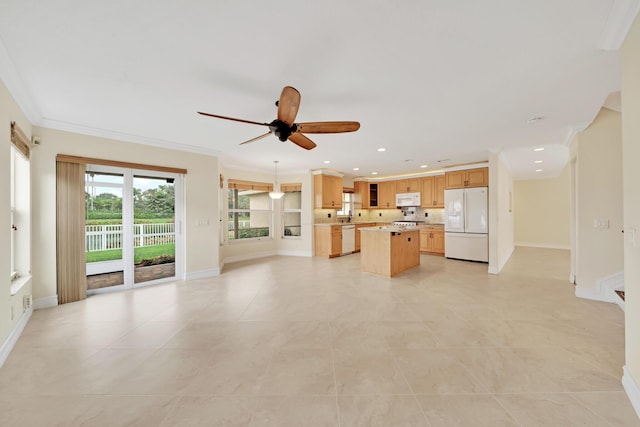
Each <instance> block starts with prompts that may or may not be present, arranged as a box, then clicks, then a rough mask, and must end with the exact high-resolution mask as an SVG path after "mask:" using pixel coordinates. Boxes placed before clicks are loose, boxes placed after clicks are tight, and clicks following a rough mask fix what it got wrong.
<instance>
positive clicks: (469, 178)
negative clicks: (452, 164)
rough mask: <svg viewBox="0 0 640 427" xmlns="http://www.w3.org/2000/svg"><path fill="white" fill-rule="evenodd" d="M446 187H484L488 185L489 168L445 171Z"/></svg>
mask: <svg viewBox="0 0 640 427" xmlns="http://www.w3.org/2000/svg"><path fill="white" fill-rule="evenodd" d="M444 176H445V179H446V188H448V189H452V188H469V187H486V186H487V185H489V168H475V169H465V170H460V171H454V172H446V173H445V174H444Z"/></svg>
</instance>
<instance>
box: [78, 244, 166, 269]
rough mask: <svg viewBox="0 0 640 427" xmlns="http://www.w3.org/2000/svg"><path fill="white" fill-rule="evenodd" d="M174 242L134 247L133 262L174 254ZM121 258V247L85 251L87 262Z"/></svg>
mask: <svg viewBox="0 0 640 427" xmlns="http://www.w3.org/2000/svg"><path fill="white" fill-rule="evenodd" d="M175 249H176V247H175V244H173V243H169V244H166V245H157V246H145V247H142V248H135V249H134V257H133V260H134V264H137V263H139V262H140V261H141V260H143V259H150V258H155V257H157V256H160V255H172V256H175ZM121 258H122V249H110V250H107V251H94V252H87V253H86V260H87V262H100V261H113V260H116V259H121Z"/></svg>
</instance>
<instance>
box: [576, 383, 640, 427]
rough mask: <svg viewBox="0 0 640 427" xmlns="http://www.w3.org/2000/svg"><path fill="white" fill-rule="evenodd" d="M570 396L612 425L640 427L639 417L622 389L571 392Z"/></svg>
mask: <svg viewBox="0 0 640 427" xmlns="http://www.w3.org/2000/svg"><path fill="white" fill-rule="evenodd" d="M571 396H573V398H575V399H576V400H577V401H578V402H580V403H581V404H582V405H584V406H586V407H587V408H589V410H590V411H592V412H594V413H595V414H597V415H599V416H601V417H602V418H604V419H605V420H607V421H608V422H609V423H610V424H611V425H612V426H625V427H640V418H638V414H636V412H635V411H634V410H633V406H631V402H629V398H628V397H627V395H626V394H625V393H624V392H622V391H614V392H590V393H571Z"/></svg>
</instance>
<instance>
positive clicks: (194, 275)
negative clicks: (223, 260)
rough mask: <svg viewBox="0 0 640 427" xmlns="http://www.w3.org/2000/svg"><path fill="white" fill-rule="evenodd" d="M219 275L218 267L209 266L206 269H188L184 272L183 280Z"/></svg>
mask: <svg viewBox="0 0 640 427" xmlns="http://www.w3.org/2000/svg"><path fill="white" fill-rule="evenodd" d="M219 275H220V269H219V268H210V269H208V270H199V271H189V272H187V273H185V275H184V278H185V280H197V279H208V278H210V277H218V276H219Z"/></svg>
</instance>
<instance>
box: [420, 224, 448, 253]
mask: <svg viewBox="0 0 640 427" xmlns="http://www.w3.org/2000/svg"><path fill="white" fill-rule="evenodd" d="M420 252H427V253H432V254H439V255H444V230H438V229H436V230H434V229H426V230H420Z"/></svg>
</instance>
